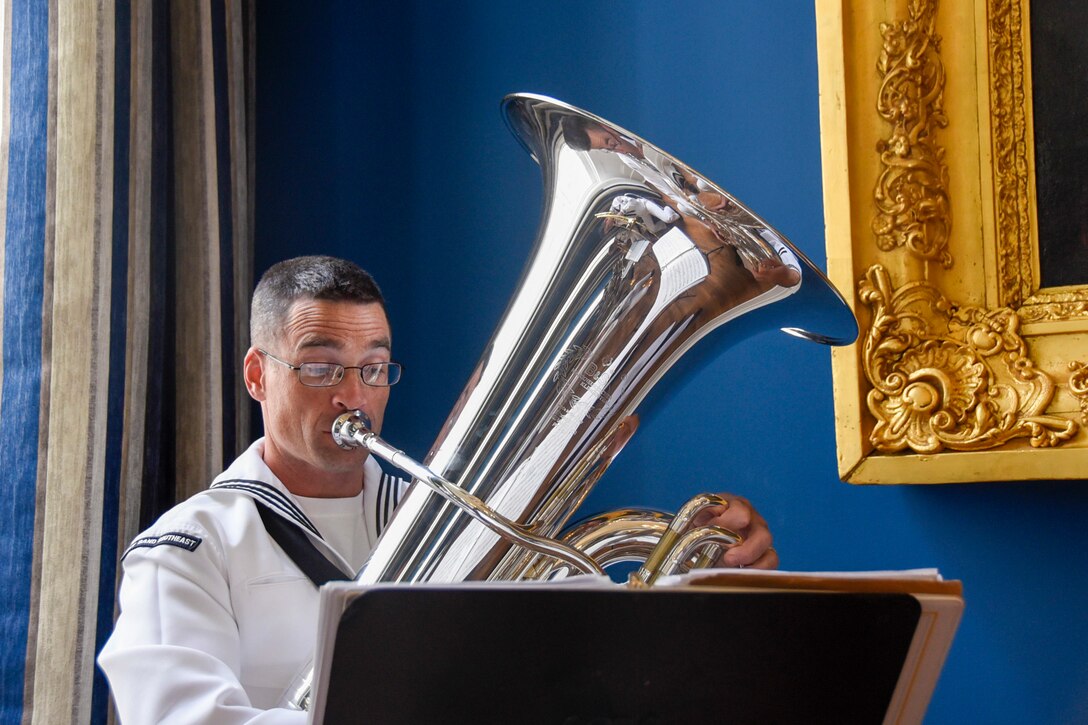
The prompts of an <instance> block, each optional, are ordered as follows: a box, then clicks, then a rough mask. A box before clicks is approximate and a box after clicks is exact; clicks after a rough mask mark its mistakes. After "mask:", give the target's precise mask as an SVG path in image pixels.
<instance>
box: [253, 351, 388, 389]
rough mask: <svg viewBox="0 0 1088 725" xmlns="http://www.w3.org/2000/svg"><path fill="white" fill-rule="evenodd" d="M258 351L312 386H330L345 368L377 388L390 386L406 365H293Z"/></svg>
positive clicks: (342, 373) (303, 382)
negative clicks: (356, 373) (353, 371)
mask: <svg viewBox="0 0 1088 725" xmlns="http://www.w3.org/2000/svg"><path fill="white" fill-rule="evenodd" d="M257 352H259V353H261V354H262V355H264V356H265V357H266V358H268V359H269V360H274V361H276V362H278V363H279V364H280V365H285V366H286V367H289V368H291V369H292V370H294V371H295V372H296V373H298V381H299V382H300V383H302V384H303V385H306V386H308V387H311V388H328V387H331V386H333V385H337V384H338V383H339V382H340V381H341V380H343V379H344V371H345V370H358V371H359V379H360V380H362V381H363V382H364V383H366V384H367V385H371V386H373V387H375V388H388V387H389V386H390V385H396V384H397V383H399V382H400V376H401V373H402V372H404V366H403V365H401V364H400V363H398V362H377V363H367V364H366V365H337V364H336V363H323V362H312V363H302V364H301V365H292V364H291V363H289V362H287V361H286V360H280V359H279V358H278V357H276V356H275V355H273V354H272V353H270V352H268V351H267V350H262V349H261V348H257Z"/></svg>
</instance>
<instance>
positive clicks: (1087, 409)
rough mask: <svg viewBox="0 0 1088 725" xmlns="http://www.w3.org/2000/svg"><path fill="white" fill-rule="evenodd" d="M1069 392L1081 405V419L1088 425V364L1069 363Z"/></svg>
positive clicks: (1077, 361)
mask: <svg viewBox="0 0 1088 725" xmlns="http://www.w3.org/2000/svg"><path fill="white" fill-rule="evenodd" d="M1069 392H1070V393H1072V394H1073V397H1074V398H1076V399H1077V402H1078V403H1079V404H1080V419H1081V421H1082V422H1083V423H1084V425H1088V364H1085V363H1083V362H1080V361H1079V360H1074V361H1073V362H1071V363H1069Z"/></svg>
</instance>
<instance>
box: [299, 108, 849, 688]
mask: <svg viewBox="0 0 1088 725" xmlns="http://www.w3.org/2000/svg"><path fill="white" fill-rule="evenodd" d="M502 111H503V114H504V117H505V119H506V123H507V125H508V126H509V128H510V130H511V131H512V132H513V133H514V135H515V136H516V137H517V139H518V140H519V141H520V142H521V144H522V145H523V146H524V147H525V149H526V150H527V151H528V152H529V154H530V156H532V158H533V159H534V160H535V161H536V162H537V163H538V164H539V165H540V169H541V172H542V174H543V186H544V190H545V198H544V210H543V219H542V222H541V226H540V229H539V232H538V234H537V238H536V242H535V245H534V247H533V250H532V253H531V256H530V259H529V261H528V264H527V266H526V269H525V271H524V272H523V274H522V277H521V280H520V282H519V284H518V287H517V290H516V292H515V294H514V296H513V298H512V300H511V302H510V304H509V307H508V308H507V310H506V312H505V314H504V316H503V318H502V320H501V322H500V323H499V326H498V328H497V329H496V331H495V332H494V334H493V336H492V337H491V339H490V341H489V343H488V344H487V347H486V348H485V349H484V352H483V354H482V356H481V358H480V361H479V363H478V364H477V366H476V368H475V370H474V371H473V373H472V375H471V377H470V378H469V381H468V383H467V385H466V386H465V388H464V390H463V392H462V393H461V395H460V397H459V399H458V401H457V404H456V405H455V407H454V409H453V411H452V412H451V413H450V415H449V417H448V419H447V420H446V422H445V424H444V425H443V426H442V429H441V431H440V433H439V435H438V438H437V439H436V441H435V442H434V444H433V446H432V447H431V449H430V451H429V453H428V454H427V456H426V458H425V460H424V461H423V462H422V463H419V462H416V461H413V460H411V459H409V458H408V457H407V456H405V455H404V454H403V453H402V452H400V451H398V450H397V449H395V448H394V447H392V446H390V445H389V444H388V443H386V442H385V441H383V440H381V439H380V438H378V437H377V436H376V435H374V434H373V433H372V432H371V431H369V429H368V422H367V421H366V420H365V418H363V417H362V416H360V415H355V414H346V415H344V416H341V418H340V419H339V420H338V421H337V423H336V424H335V426H334V435H335V436H336V437H337V440H338V442H340V444H341V445H343V446H356V445H361V446H365V447H367V448H368V449H369V450H371V451H372V452H373V453H374V454H375V455H378V456H379V457H381V458H384V459H386V460H389V461H391V462H392V463H394V464H395V465H399V466H400V467H401V468H403V469H404V470H406V471H407V472H408V473H410V474H411V475H412V476H413V477H414V478H415V479H416V482H415V483H414V484H413V486H412V487H411V489H410V490H409V492H408V493H407V495H406V496H405V498H404V500H403V501H402V502H401V504H400V506H399V507H398V509H397V511H396V513H395V515H394V517H393V519H392V520H391V521H390V523H389V525H388V526H387V527H386V530H385V531H384V533H383V534H382V536H381V538H380V539H379V541H378V542H377V544H376V546H375V548H374V550H373V552H372V554H371V556H370V559H369V561H368V562H367V564H366V565H365V566H364V567H363V569H362V570H361V571H360V572H359V574H358V575H357V577H356V579H357V581H358V582H360V583H362V584H373V583H379V582H402V583H412V582H424V581H426V582H461V581H467V580H522V579H530V578H532V579H541V578H552V577H558V576H563V575H565V574H567V573H570V572H573V571H597V572H599V571H601V569H602V568H603V567H605V566H608V565H610V564H612V563H614V562H617V561H626V560H632V559H634V560H637V561H639V562H642V566H641V568H640V569H639V570H638V571H637V572H636V573H635V574H634V575H633V581H634V582H635V583H637V584H641V585H645V584H650V583H652V581H653V580H654V579H655V578H656V577H657V576H658V575H659V574H661V573H672V572H675V571H683V570H685V569H687V568H690V567H694V566H700V565H704V564H708V563H710V562H712V561H714V560H715V559H716V556H717V552H718V551H719V547H721V546H727V545H729V544H730V543H733V542H736V541H737V537H736V535H735V534H732V532H727V531H724V530H721V529H712V530H694V531H689V530H688V529H689V528H690V527H689V523H690V520H691V519H692V518H693V517H694V515H695V514H696V513H697V512H698V511H699V510H701V509H702V508H704V507H706V506H710V505H715V504H720V503H722V501H721V500H720V499H717V498H716V497H714V496H711V495H707V494H704V495H701V496H697V497H696V498H694V499H692V501H691V502H690V503H689V504H688V505H686V506H685V507H684V508H683V509H681V511H680V512H678V514H677V515H676V516H674V517H671V516H668V515H664V514H660V513H657V512H652V511H645V510H637V509H629V510H624V511H617V512H611V513H608V514H604V515H602V516H598V517H595V518H592V519H589V520H586V521H584V522H581V523H579V524H577V525H575V526H574V527H572V528H569V529H567V530H566V532H564V527H566V526H567V524H568V522H570V520H571V519H572V517H573V516H574V514H575V512H576V511H577V510H578V508H579V506H580V505H581V503H582V502H583V501H584V499H585V498H586V496H587V495H588V494H589V492H590V490H591V489H592V487H593V485H594V484H595V483H596V481H597V480H598V479H599V478H600V476H601V475H602V474H603V473H604V471H605V470H606V469H607V468H608V465H609V464H610V463H611V461H612V459H613V458H614V457H615V456H616V455H617V454H618V453H619V452H620V450H621V449H622V448H623V446H624V444H625V443H626V442H627V441H628V439H629V438H630V437H631V435H632V434H633V433H634V432H635V428H636V427H637V423H638V417H637V412H638V411H639V409H640V407H644V404H645V406H650V405H652V404H653V401H652V400H650V401H646V400H645V399H646V398H647V396H648V395H649V394H650V392H651V390H653V392H654V394H655V395H661V394H663V393H664V392H667V384H668V382H669V380H671V379H675V378H676V377H677V372H674V373H673V374H672V375H671V376H669V378H668V379H666V380H665V381H663V384H662V385H658V383H659V381H662V378H663V377H664V376H665V374H666V372H668V371H669V370H670V369H671V368H673V367H674V366H675V365H677V363H678V362H679V361H680V360H681V357H682V356H683V358H684V359H683V365H684V366H690V365H698V364H699V362H700V360H705V359H707V358H708V357H711V356H713V355H715V354H716V353H718V352H719V351H721V350H722V349H723V347H725V346H728V345H732V344H734V343H735V342H737V341H739V340H742V339H744V338H745V337H747V336H749V335H751V334H754V333H756V332H761V331H763V330H766V329H770V328H775V327H777V328H780V329H782V330H784V331H785V332H787V333H789V334H792V335H796V336H799V337H802V338H806V339H809V340H813V341H816V342H820V343H824V344H830V345H844V344H849V343H851V342H853V341H854V339H855V337H856V336H857V322H856V320H855V318H854V315H853V313H852V312H851V311H850V309H849V307H848V306H847V305H846V303H845V302H844V301H843V299H842V297H841V296H840V295H839V293H838V292H837V291H836V290H835V288H834V287H833V286H832V285H831V283H830V282H829V281H828V280H827V278H826V277H825V276H824V275H823V273H822V272H821V271H820V270H819V269H818V268H817V267H815V266H814V265H813V264H812V263H811V262H810V261H809V260H808V259H807V258H806V257H805V256H804V254H802V253H801V252H800V251H798V250H797V249H796V248H795V247H794V246H793V245H792V244H791V243H790V242H789V241H788V240H787V239H786V238H785V237H784V236H783V235H782V234H781V233H779V232H778V231H776V230H775V229H774V228H773V227H771V226H770V225H769V224H767V223H766V222H765V221H763V220H762V219H761V218H760V217H759V216H757V215H756V214H755V213H754V212H752V211H751V210H750V209H748V208H747V207H746V206H744V205H743V204H742V203H741V202H740V201H738V200H737V199H736V198H734V197H733V196H732V195H730V194H729V193H728V192H726V191H725V190H724V189H722V188H721V187H719V186H717V185H715V184H714V183H713V182H711V181H709V180H708V179H706V178H705V177H704V176H702V175H700V174H699V173H697V172H696V171H694V170H693V169H692V168H691V167H689V166H687V165H685V164H683V163H681V162H680V161H678V160H677V159H675V158H674V157H672V156H670V155H669V154H668V153H666V152H664V151H662V150H661V149H659V148H658V147H656V146H654V145H653V144H651V143H649V142H647V141H645V140H643V139H641V138H639V137H638V136H636V135H634V134H632V133H630V132H629V131H626V130H624V129H622V128H620V127H619V126H616V125H615V124H612V123H609V122H608V121H606V120H604V119H602V118H599V117H597V116H595V115H593V114H591V113H587V112H585V111H583V110H580V109H578V108H575V107H573V106H570V105H568V104H565V103H562V102H560V101H557V100H555V99H552V98H547V97H544V96H539V95H532V94H514V95H510V96H508V97H506V98H505V99H504V100H503V102H502ZM718 327H724V328H726V329H725V330H724V331H722V332H719V333H715V335H714V336H713V338H712V339H711V340H708V341H706V342H705V343H702V344H700V345H699V346H698V348H697V349H696V350H694V351H692V352H691V353H690V354H689V350H691V348H692V347H693V346H695V344H696V343H697V342H699V341H700V340H702V338H703V337H705V336H707V335H708V334H709V333H711V332H712V331H714V330H715V328H718ZM307 688H308V683H303V686H301V687H300V686H298V685H296V686H295V687H293V691H292V692H289V693H288V695H287V699H288V700H289V701H290V702H292V703H293V704H294V705H295V706H299V705H302V704H304V701H305V695H303V694H302V693H304V692H305V691H306V689H307Z"/></svg>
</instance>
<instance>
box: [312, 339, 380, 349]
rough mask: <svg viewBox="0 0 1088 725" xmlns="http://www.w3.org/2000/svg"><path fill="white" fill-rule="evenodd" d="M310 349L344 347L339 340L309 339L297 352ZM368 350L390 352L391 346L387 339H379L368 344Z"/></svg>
mask: <svg viewBox="0 0 1088 725" xmlns="http://www.w3.org/2000/svg"><path fill="white" fill-rule="evenodd" d="M311 347H327V348H329V349H330V350H340V349H342V348H343V347H344V345H343V344H342V343H341V342H340V341H339V340H334V339H331V338H327V337H311V338H308V339H304V340H302V341H301V342H299V344H298V349H299V350H305V349H307V348H311ZM368 349H370V350H381V349H385V350H392V349H393V344H392V342H391V341H390V340H389V338H388V337H379V338H378V339H377V340H374V341H373V342H371V343H370V347H369V348H368Z"/></svg>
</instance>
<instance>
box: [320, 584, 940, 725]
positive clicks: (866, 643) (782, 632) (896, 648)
mask: <svg viewBox="0 0 1088 725" xmlns="http://www.w3.org/2000/svg"><path fill="white" fill-rule="evenodd" d="M920 612H921V607H920V604H919V601H918V600H917V599H916V598H915V597H914V596H912V595H910V594H902V593H892V594H889V593H856V592H849V593H826V592H806V591H788V592H782V591H758V590H757V591H739V592H738V591H715V590H707V589H698V588H675V589H669V588H665V589H654V590H642V591H638V590H628V589H623V588H589V589H582V588H573V587H547V586H542V585H533V586H522V587H517V586H494V585H493V586H464V585H462V586H432V585H429V586H376V587H370V588H366V589H365V590H363V592H362V593H361V594H359V595H358V596H357V597H356V598H354V599H353V601H351V602H350V603H349V604H348V605H347V607H346V608H345V609H344V611H343V615H342V616H341V618H340V621H339V627H338V631H337V633H336V636H335V645H334V649H333V653H332V658H331V661H330V667H329V672H330V675H329V676H328V677H327V678H326V680H327V681H326V683H324V684H322V683H317V684H316V687H318V688H320V687H326V691H325V692H324V693H323V695H324V698H323V702H324V722H326V723H331V724H339V723H350V722H356V721H358V722H364V721H365V722H374V723H474V724H475V723H487V722H495V723H514V722H516V723H571V724H574V723H587V724H588V723H674V722H675V723H697V722H729V723H790V722H806V723H811V722H836V723H844V722H849V723H879V722H881V721H883V720H884V718H885V714H886V712H887V711H888V708H889V703H890V701H891V699H892V695H893V692H894V691H895V689H896V686H897V682H898V681H899V680H900V671H901V670H902V669H903V666H904V662H905V660H906V658H907V654H908V651H909V650H910V648H911V643H912V639H913V638H914V634H915V629H916V627H917V625H918V623H919V614H920ZM925 696H926V698H927V699H926V702H928V696H929V693H925ZM923 707H924V703H923Z"/></svg>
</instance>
